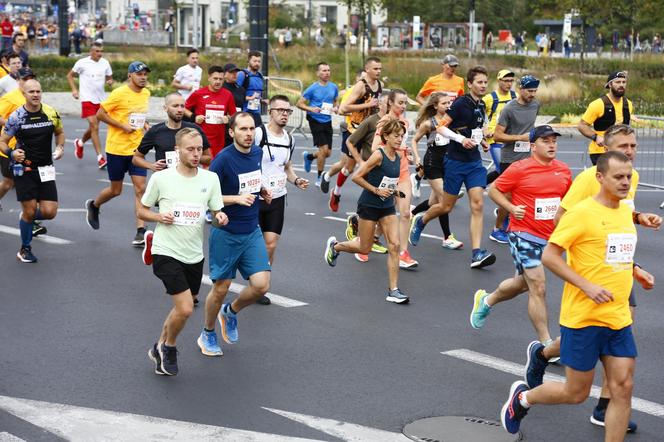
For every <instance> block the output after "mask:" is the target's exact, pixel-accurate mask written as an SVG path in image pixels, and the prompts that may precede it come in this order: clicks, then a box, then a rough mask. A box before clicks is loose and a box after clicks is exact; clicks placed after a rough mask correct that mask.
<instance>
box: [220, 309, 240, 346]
mask: <svg viewBox="0 0 664 442" xmlns="http://www.w3.org/2000/svg"><path fill="white" fill-rule="evenodd" d="M229 307H230V306H229V305H228V304H224V305H222V306H221V311H220V312H219V314H218V315H217V319H219V324H221V337H222V338H224V342H226V343H227V344H235V343H236V342H237V340H238V334H237V315H234V314H233V313H231V312H229V311H228V308H229Z"/></svg>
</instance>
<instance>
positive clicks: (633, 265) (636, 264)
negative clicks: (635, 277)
mask: <svg viewBox="0 0 664 442" xmlns="http://www.w3.org/2000/svg"><path fill="white" fill-rule="evenodd" d="M637 267H638V268H640V269H642V268H643V267H641V264H639V263H638V262H634V263H632V268H633V269H635V268H637Z"/></svg>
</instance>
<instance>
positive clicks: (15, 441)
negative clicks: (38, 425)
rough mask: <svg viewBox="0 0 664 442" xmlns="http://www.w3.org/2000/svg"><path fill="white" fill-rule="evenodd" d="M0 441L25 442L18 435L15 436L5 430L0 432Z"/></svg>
mask: <svg viewBox="0 0 664 442" xmlns="http://www.w3.org/2000/svg"><path fill="white" fill-rule="evenodd" d="M0 442H25V439H21V438H20V437H16V436H14V435H13V434H9V433H7V432H2V433H0Z"/></svg>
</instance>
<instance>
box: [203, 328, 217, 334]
mask: <svg viewBox="0 0 664 442" xmlns="http://www.w3.org/2000/svg"><path fill="white" fill-rule="evenodd" d="M203 330H205V331H206V332H208V333H214V329H212V330H208V329H207V328H205V327H203Z"/></svg>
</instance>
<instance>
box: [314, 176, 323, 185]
mask: <svg viewBox="0 0 664 442" xmlns="http://www.w3.org/2000/svg"><path fill="white" fill-rule="evenodd" d="M321 176H322V175H321ZM320 180H321V178H320V176H319V177H318V178H316V182H315V183H314V184H315V185H316V187H320Z"/></svg>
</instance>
